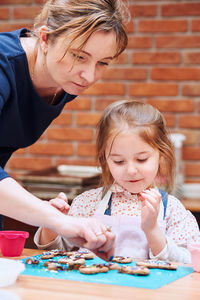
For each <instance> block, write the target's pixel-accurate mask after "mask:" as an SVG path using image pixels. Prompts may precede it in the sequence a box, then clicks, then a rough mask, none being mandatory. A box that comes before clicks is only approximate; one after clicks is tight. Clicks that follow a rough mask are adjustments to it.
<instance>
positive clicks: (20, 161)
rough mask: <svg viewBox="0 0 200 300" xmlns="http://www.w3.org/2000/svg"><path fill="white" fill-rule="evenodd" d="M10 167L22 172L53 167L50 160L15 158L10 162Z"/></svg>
mask: <svg viewBox="0 0 200 300" xmlns="http://www.w3.org/2000/svg"><path fill="white" fill-rule="evenodd" d="M9 167H10V168H13V169H21V170H43V169H48V168H50V167H51V159H50V158H44V157H43V158H38V157H34V158H30V157H24V158H19V157H13V158H11V159H10V161H9Z"/></svg>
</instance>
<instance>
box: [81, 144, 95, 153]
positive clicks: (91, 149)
mask: <svg viewBox="0 0 200 300" xmlns="http://www.w3.org/2000/svg"><path fill="white" fill-rule="evenodd" d="M77 155H79V156H96V145H95V144H83V143H82V144H78V146H77Z"/></svg>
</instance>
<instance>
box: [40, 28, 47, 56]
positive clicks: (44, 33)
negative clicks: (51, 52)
mask: <svg viewBox="0 0 200 300" xmlns="http://www.w3.org/2000/svg"><path fill="white" fill-rule="evenodd" d="M47 32H48V29H47V26H45V25H43V26H41V27H40V29H39V41H40V47H41V49H42V51H43V53H44V55H47V51H48V42H47Z"/></svg>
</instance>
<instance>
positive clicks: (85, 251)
mask: <svg viewBox="0 0 200 300" xmlns="http://www.w3.org/2000/svg"><path fill="white" fill-rule="evenodd" d="M77 252H78V254H79V255H81V256H82V257H84V258H85V259H93V258H94V257H95V254H94V253H93V252H91V251H90V250H88V249H79V250H78V251H77Z"/></svg>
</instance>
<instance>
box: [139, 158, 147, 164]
mask: <svg viewBox="0 0 200 300" xmlns="http://www.w3.org/2000/svg"><path fill="white" fill-rule="evenodd" d="M147 159H148V158H138V159H137V161H138V162H141V163H143V162H145V161H147Z"/></svg>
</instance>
